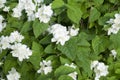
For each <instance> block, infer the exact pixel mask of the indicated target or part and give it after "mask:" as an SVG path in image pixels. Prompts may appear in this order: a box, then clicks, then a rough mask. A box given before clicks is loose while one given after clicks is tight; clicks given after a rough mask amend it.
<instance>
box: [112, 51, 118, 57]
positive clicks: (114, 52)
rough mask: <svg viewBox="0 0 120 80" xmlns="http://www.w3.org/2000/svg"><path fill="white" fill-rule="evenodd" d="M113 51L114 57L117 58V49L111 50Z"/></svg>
mask: <svg viewBox="0 0 120 80" xmlns="http://www.w3.org/2000/svg"><path fill="white" fill-rule="evenodd" d="M111 53H112V55H113V57H114V59H115V58H116V55H117V52H116V51H115V50H111Z"/></svg>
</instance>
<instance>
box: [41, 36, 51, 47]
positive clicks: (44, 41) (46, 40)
mask: <svg viewBox="0 0 120 80" xmlns="http://www.w3.org/2000/svg"><path fill="white" fill-rule="evenodd" d="M51 38H52V35H46V36H45V37H44V38H43V39H41V40H40V44H44V45H45V44H50V43H51Z"/></svg>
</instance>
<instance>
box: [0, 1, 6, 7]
mask: <svg viewBox="0 0 120 80" xmlns="http://www.w3.org/2000/svg"><path fill="white" fill-rule="evenodd" d="M4 3H6V0H0V8H2V7H4Z"/></svg>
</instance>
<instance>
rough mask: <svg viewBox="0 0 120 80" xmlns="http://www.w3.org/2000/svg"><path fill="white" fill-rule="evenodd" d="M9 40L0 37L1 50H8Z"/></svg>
mask: <svg viewBox="0 0 120 80" xmlns="http://www.w3.org/2000/svg"><path fill="white" fill-rule="evenodd" d="M10 46H11V45H10V40H9V37H8V36H6V37H5V36H1V37H0V47H1V49H7V48H10Z"/></svg>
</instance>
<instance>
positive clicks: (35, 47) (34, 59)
mask: <svg viewBox="0 0 120 80" xmlns="http://www.w3.org/2000/svg"><path fill="white" fill-rule="evenodd" d="M32 51H33V53H32V56H31V57H30V59H29V60H30V62H31V63H32V64H33V65H34V67H35V69H38V68H39V66H40V60H41V55H42V54H43V47H42V46H41V45H40V44H39V43H37V42H33V43H32Z"/></svg>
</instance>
